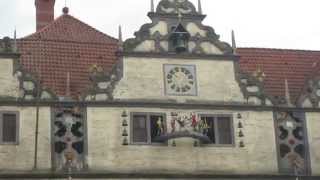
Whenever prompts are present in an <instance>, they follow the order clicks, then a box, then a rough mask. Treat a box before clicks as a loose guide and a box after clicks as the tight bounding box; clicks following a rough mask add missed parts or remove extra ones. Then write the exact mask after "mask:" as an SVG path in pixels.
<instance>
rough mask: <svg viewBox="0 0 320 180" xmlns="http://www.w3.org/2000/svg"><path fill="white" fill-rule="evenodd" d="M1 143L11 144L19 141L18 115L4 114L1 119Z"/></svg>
mask: <svg viewBox="0 0 320 180" xmlns="http://www.w3.org/2000/svg"><path fill="white" fill-rule="evenodd" d="M0 127H1V129H0V133H1V135H0V137H1V139H0V143H3V144H9V143H12V144H13V143H17V141H18V120H17V114H16V113H2V114H1V119H0Z"/></svg>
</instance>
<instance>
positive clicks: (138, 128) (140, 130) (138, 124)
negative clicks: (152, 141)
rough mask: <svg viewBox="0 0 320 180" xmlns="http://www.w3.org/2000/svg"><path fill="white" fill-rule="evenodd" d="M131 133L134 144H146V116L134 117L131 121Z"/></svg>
mask: <svg viewBox="0 0 320 180" xmlns="http://www.w3.org/2000/svg"><path fill="white" fill-rule="evenodd" d="M132 126H133V132H132V136H133V137H132V140H133V142H134V143H147V142H148V133H147V116H146V115H134V116H133V120H132Z"/></svg>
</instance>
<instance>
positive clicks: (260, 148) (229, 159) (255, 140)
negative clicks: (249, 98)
mask: <svg viewBox="0 0 320 180" xmlns="http://www.w3.org/2000/svg"><path fill="white" fill-rule="evenodd" d="M123 110H127V111H128V112H129V113H130V112H161V113H166V115H167V126H168V127H169V126H170V125H169V115H170V112H176V111H179V112H185V111H183V110H177V109H150V108H126V109H122V108H93V107H92V108H88V110H87V116H88V146H89V154H88V162H89V167H90V169H94V170H108V171H111V172H112V171H114V172H153V173H161V172H166V173H211V174H214V173H217V174H219V173H227V174H276V173H277V172H278V167H277V152H276V144H275V134H274V124H273V113H272V112H252V111H250V112H249V111H246V112H240V113H241V114H242V122H243V124H244V129H243V131H244V135H245V137H244V138H243V140H244V143H245V147H244V148H240V147H239V141H240V139H239V137H238V131H239V130H238V129H237V124H238V122H239V120H238V119H237V118H236V117H237V116H236V115H237V113H238V112H236V111H214V110H201V111H196V113H201V114H202V113H203V114H231V115H233V116H234V130H235V132H234V134H235V147H212V146H211V147H209V146H207V147H193V142H194V140H191V139H179V140H177V141H176V143H177V146H176V147H172V146H171V143H168V145H165V146H150V145H143V146H142V145H140V146H137V145H129V146H123V145H122V139H123V137H122V128H123V127H122V118H121V114H122V112H123ZM186 112H188V113H189V111H186ZM193 112H194V111H193ZM129 126H130V124H129ZM129 134H130V133H129ZM129 139H130V138H129Z"/></svg>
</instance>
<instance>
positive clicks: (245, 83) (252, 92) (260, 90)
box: [238, 73, 268, 105]
mask: <svg viewBox="0 0 320 180" xmlns="http://www.w3.org/2000/svg"><path fill="white" fill-rule="evenodd" d="M238 78H239V79H238V81H239V85H240V88H241V91H242V93H243V95H244V97H245V98H246V99H247V101H248V102H249V101H250V100H255V103H259V104H261V105H266V104H267V103H266V102H267V99H268V98H267V95H266V93H265V91H264V86H263V82H261V81H259V80H258V79H257V78H256V77H254V76H251V75H249V74H245V73H241V74H239V77H238ZM257 101H258V102H257Z"/></svg>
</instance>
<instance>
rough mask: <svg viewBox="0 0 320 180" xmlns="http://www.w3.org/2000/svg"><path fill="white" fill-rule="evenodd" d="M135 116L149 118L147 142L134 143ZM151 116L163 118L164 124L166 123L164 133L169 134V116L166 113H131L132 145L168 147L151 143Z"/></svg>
mask: <svg viewBox="0 0 320 180" xmlns="http://www.w3.org/2000/svg"><path fill="white" fill-rule="evenodd" d="M135 115H141V116H146V117H147V120H146V121H147V128H146V129H147V136H148V137H147V142H134V141H133V121H134V120H133V117H134V116H135ZM150 116H162V117H163V120H164V123H165V128H164V131H165V132H167V115H166V113H158V112H131V113H130V145H158V146H162V145H167V143H165V142H164V143H161V142H159V143H154V142H151V120H150Z"/></svg>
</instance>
